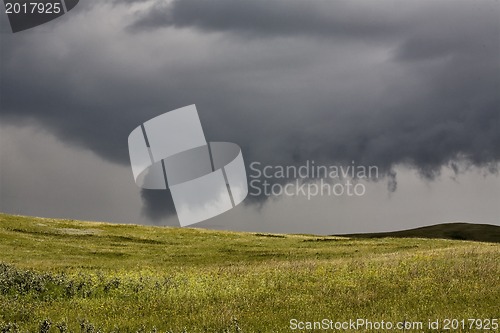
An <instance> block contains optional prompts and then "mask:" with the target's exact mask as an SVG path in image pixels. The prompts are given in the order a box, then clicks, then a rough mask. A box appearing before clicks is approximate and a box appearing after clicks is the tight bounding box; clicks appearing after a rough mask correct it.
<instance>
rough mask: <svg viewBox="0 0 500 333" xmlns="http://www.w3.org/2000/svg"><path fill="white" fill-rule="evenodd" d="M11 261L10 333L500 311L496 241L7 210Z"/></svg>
mask: <svg viewBox="0 0 500 333" xmlns="http://www.w3.org/2000/svg"><path fill="white" fill-rule="evenodd" d="M0 263H1V264H0V332H56V333H58V332H291V331H292V330H291V329H290V320H291V319H297V320H298V321H320V320H322V319H324V318H328V319H332V320H334V321H348V320H350V319H354V320H355V319H357V318H366V319H369V320H373V321H380V320H384V321H386V322H387V321H392V322H399V321H422V322H424V323H425V325H427V322H428V320H435V319H441V320H442V319H444V318H456V319H466V320H467V319H468V318H499V316H500V302H499V300H500V244H498V243H495V242H473V241H463V240H447V239H425V238H369V239H368V238H358V237H356V238H349V237H334V236H330V237H318V236H313V235H278V234H259V233H239V232H223V231H210V230H203V229H195V228H191V229H189V228H185V229H180V228H169V227H146V226H138V225H125V224H109V223H96V222H80V221H70V220H56V219H45V218H33V217H23V216H12V215H6V214H0ZM365 331H367V332H371V331H373V332H376V331H377V332H379V331H380V330H365ZM421 331H422V330H420V331H419V332H421ZM423 331H425V332H427V331H429V330H426V329H425V328H424V330H423ZM454 331H458V332H460V331H463V332H469V331H474V330H454ZM346 332H349V330H347V331H346ZM433 332H435V331H433ZM478 332H484V331H481V330H478Z"/></svg>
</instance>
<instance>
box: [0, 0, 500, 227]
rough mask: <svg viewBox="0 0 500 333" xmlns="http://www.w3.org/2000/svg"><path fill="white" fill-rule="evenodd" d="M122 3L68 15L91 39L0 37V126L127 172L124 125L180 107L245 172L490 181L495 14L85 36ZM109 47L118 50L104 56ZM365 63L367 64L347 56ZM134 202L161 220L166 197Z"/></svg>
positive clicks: (496, 152)
mask: <svg viewBox="0 0 500 333" xmlns="http://www.w3.org/2000/svg"><path fill="white" fill-rule="evenodd" d="M132 3H134V1H128V2H127V4H118V3H115V4H114V5H113V6H114V7H106V6H103V5H99V4H97V2H89V3H88V4H86V5H85V6H83V5H82V6H81V7H82V8H83V9H82V10H81V11H80V12H78V11H77V8H76V9H75V10H74V12H77V13H73V14H74V15H75V17H74V19H75V20H76V19H79V20H80V22H85V19H89V20H90V19H94V20H96V23H95V24H96V26H97V28H95V29H97V30H95V31H94V30H92V24H90V25H89V27H87V28H86V29H79V30H74V32H73V33H64V34H62V33H61V31H59V30H57V29H56V27H57V26H56V25H54V26H49V27H48V28H47V29H54V30H53V31H54V35H51V34H50V33H46V34H34V33H31V34H30V33H26V34H19V36H17V35H16V36H12V35H8V34H5V33H2V51H1V52H2V63H1V69H2V79H1V82H0V84H1V101H2V104H1V109H0V116H1V117H2V120H4V121H8V122H13V123H18V124H22V123H24V122H26V121H30V122H35V123H37V124H39V126H40V127H42V128H45V129H48V130H50V131H51V132H53V133H55V134H56V135H57V136H58V137H59V138H60V139H61V140H62V141H64V142H66V143H68V144H69V145H72V146H75V147H78V148H85V149H90V150H92V151H93V152H95V153H96V154H98V155H99V156H101V157H102V158H105V159H107V160H110V161H113V162H116V163H120V164H128V163H129V159H128V151H127V145H126V142H127V137H128V134H129V133H130V131H131V130H132V129H133V128H135V127H136V126H137V124H140V123H142V122H144V121H145V120H147V119H150V118H152V117H154V116H156V115H158V114H161V113H164V112H166V111H168V110H172V109H175V108H178V107H182V106H185V105H189V104H193V103H195V104H197V107H198V109H199V111H200V117H201V120H202V123H203V126H204V129H205V131H206V136H207V140H208V141H229V142H236V143H238V144H239V145H240V146H242V148H243V152H244V157H245V161H246V163H247V165H248V164H249V163H250V162H252V161H260V162H262V163H264V164H271V165H300V164H302V163H303V161H305V160H315V161H316V162H317V163H318V164H336V165H338V164H344V165H348V164H350V163H351V161H353V160H354V161H356V163H357V164H366V165H377V166H378V167H379V170H380V174H381V175H382V176H385V177H387V178H386V180H387V181H388V189H389V190H390V191H394V190H396V188H397V181H396V174H395V172H394V171H393V170H394V167H395V166H396V165H405V166H407V167H410V168H415V169H416V170H418V171H419V172H420V174H421V175H422V176H423V177H426V178H427V179H432V178H434V177H436V176H437V175H439V172H440V170H441V168H442V167H451V168H452V169H453V170H454V171H455V172H456V173H460V172H462V171H464V170H467V169H468V168H469V167H470V166H475V167H480V168H484V169H485V170H487V171H488V172H498V163H499V161H500V97H499V87H500V63H499V59H500V38H499V36H500V23H499V21H498V17H499V14H500V5H499V3H498V2H496V1H481V2H472V1H456V2H453V4H451V3H450V2H448V1H435V2H420V1H411V2H409V3H408V5H407V6H406V7H404V8H403V7H394V6H391V5H390V3H389V2H388V3H381V4H379V5H377V6H375V7H374V5H373V4H372V2H362V1H360V2H356V4H353V3H352V2H348V1H336V2H330V1H322V0H314V1H309V2H307V5H305V3H304V2H303V1H295V0H292V1H289V0H286V1H285V0H279V1H278V0H274V1H263V0H262V1H260V0H257V1H255V0H242V1H237V2H236V1H230V0H216V1H210V2H207V1H202V0H183V1H173V2H172V3H171V4H170V5H167V6H165V5H160V4H158V5H154V6H152V7H151V9H150V10H148V11H142V12H136V13H135V14H130V16H129V17H131V18H133V20H132V21H131V20H119V22H120V24H121V26H119V27H118V28H117V27H110V26H107V25H105V24H104V23H102V21H100V19H101V17H102V16H99V15H101V12H102V11H103V10H106V8H115V10H116V8H127V7H125V6H129V5H130V4H132ZM391 3H392V2H391ZM137 13H139V14H137ZM110 15H111V14H110ZM66 16H69V15H66ZM66 16H65V17H64V18H61V20H62V23H60V24H61V25H62V27H61V29H63V28H64V25H65V24H66V25H71V22H72V21H71V20H70V18H67V17H66ZM94 16H95V17H97V18H94ZM98 29H102V33H101V32H100V31H98ZM113 29H114V30H113ZM186 30H188V31H196V33H193V34H192V35H191V37H190V38H193V40H192V41H189V40H186V41H185V44H182V45H181V49H180V50H177V51H176V49H175V47H176V46H175V45H177V44H175V45H174V46H173V47H172V48H170V47H168V46H169V45H170V44H169V43H170V40H169V39H168V38H169V36H170V38H172V36H173V34H175V32H176V31H178V32H179V33H183V32H185V31H186ZM50 31H52V30H50ZM213 33H217V34H219V35H220V36H223V37H221V38H220V39H214V40H215V42H214V43H219V44H218V45H212V44H210V43H206V42H205V41H206V40H211V39H210V38H214V37H213ZM149 36H157V37H156V38H157V39H155V40H154V42H145V40H147V38H149ZM226 36H227V37H226ZM57 38H61V39H60V40H58V39H57ZM164 38H165V39H164ZM120 43H122V44H126V45H130V47H129V48H125V49H124V50H123V52H122V51H121V50H120V51H114V52H113V50H114V48H117V47H118V46H117V45H121V44H120ZM162 43H163V44H162ZM172 43H174V41H172ZM198 44H200V45H202V46H198ZM162 45H163V46H162ZM183 45H184V46H183ZM182 47H184V48H185V49H182ZM158 50H164V51H165V52H163V53H162V52H160V53H158ZM242 50H245V51H242ZM380 50H386V55H385V60H383V61H373V62H371V60H370V59H371V58H370V57H369V56H364V57H363V54H362V52H363V51H365V52H368V53H370V52H373V54H374V55H373V58H374V59H375V58H376V57H379V56H380V55H379V53H377V52H380ZM175 52H179V53H181V54H182V56H178V55H177V54H175ZM183 52H185V54H183ZM190 52H193V53H195V55H197V53H196V52H198V53H202V54H204V55H205V56H204V57H200V56H191V55H190ZM221 57H223V59H222V60H221V59H220V58H221ZM358 58H359V59H361V60H360V62H359V63H358V62H356V60H353V59H358ZM145 59H146V60H145ZM148 59H150V60H149V61H148ZM172 59H174V60H172ZM150 63H156V67H155V68H153V69H151V68H150V67H149V66H151V64H150ZM384 66H385V67H384ZM318 68H319V69H318ZM397 73H402V74H397ZM276 181H278V180H276ZM142 198H143V201H144V214H146V215H147V216H148V217H149V218H151V219H152V220H158V219H160V218H162V217H163V216H167V215H171V214H173V213H174V212H175V211H174V209H173V205H172V203H171V197H170V195H169V193H168V192H161V191H146V190H144V191H143V192H142ZM255 200H256V201H257V202H259V198H257V199H254V201H255ZM261 200H264V198H261ZM165 202H168V203H169V204H168V205H165Z"/></svg>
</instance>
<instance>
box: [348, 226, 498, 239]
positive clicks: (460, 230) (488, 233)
mask: <svg viewBox="0 0 500 333" xmlns="http://www.w3.org/2000/svg"><path fill="white" fill-rule="evenodd" d="M341 236H344V237H354V238H385V237H396V238H430V239H438V238H441V239H453V240H468V241H479V242H493V243H499V242H500V226H496V225H491V224H472V223H443V224H437V225H431V226H426V227H420V228H415V229H409V230H401V231H392V232H379V233H366V234H348V235H341Z"/></svg>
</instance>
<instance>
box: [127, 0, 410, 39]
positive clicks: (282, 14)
mask: <svg viewBox="0 0 500 333" xmlns="http://www.w3.org/2000/svg"><path fill="white" fill-rule="evenodd" d="M364 7H365V8H363V4H362V3H358V4H356V2H353V1H328V0H312V1H302V0H286V1H284V0H253V1H248V0H244V1H233V0H215V1H203V0H174V1H172V2H171V3H168V2H164V1H160V2H157V3H156V4H155V5H154V6H153V7H152V8H151V9H150V10H148V11H147V12H146V13H143V14H142V15H140V16H139V18H138V19H137V20H136V21H135V22H134V23H133V24H131V28H132V30H139V31H140V30H149V29H154V28H161V27H170V26H173V27H176V28H184V27H195V28H197V29H200V30H202V31H232V32H236V33H240V34H244V35H247V36H256V37H257V36H258V37H270V36H275V35H288V36H297V35H321V36H325V37H331V36H346V37H352V36H366V35H367V34H368V35H370V36H372V37H375V36H382V37H387V35H390V34H393V33H395V32H396V31H397V29H398V28H401V26H399V25H398V18H397V16H392V17H391V16H389V15H382V13H383V11H381V10H377V7H375V6H374V7H373V8H372V9H373V10H369V11H368V10H366V9H367V8H366V4H364Z"/></svg>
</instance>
